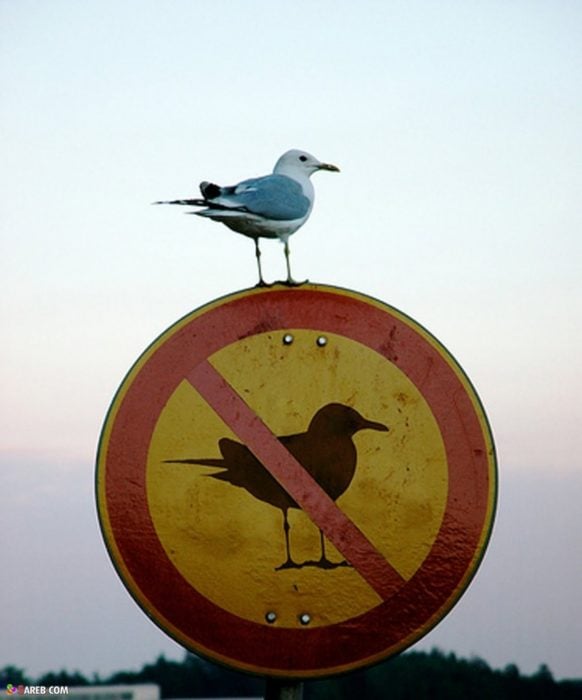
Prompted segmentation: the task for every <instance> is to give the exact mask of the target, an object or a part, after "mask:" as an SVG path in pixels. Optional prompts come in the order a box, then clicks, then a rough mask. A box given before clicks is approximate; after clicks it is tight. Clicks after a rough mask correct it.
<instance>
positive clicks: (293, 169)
mask: <svg viewBox="0 0 582 700" xmlns="http://www.w3.org/2000/svg"><path fill="white" fill-rule="evenodd" d="M317 170H330V171H332V172H335V173H339V168H338V167H337V166H336V165H331V164H330V163H322V162H321V161H319V160H317V158H315V157H314V156H312V155H311V154H310V153H306V152H305V151H299V150H297V149H296V148H294V149H292V150H291V151H287V153H283V155H282V156H281V157H280V158H279V160H278V161H277V162H276V163H275V167H274V169H273V173H275V174H276V175H287V177H291V178H293V179H300V178H304V177H309V176H310V175H313V173H314V172H316V171H317Z"/></svg>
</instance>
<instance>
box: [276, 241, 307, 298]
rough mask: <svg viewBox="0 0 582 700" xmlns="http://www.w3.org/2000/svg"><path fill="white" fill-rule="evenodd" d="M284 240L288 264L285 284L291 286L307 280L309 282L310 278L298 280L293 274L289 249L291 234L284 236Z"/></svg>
mask: <svg viewBox="0 0 582 700" xmlns="http://www.w3.org/2000/svg"><path fill="white" fill-rule="evenodd" d="M282 241H283V245H284V246H285V263H286V264H287V281H286V283H285V284H288V285H290V286H298V285H300V284H305V282H307V281H308V280H304V281H303V282H298V281H297V280H294V279H293V277H292V276H291V263H290V262H289V256H290V254H291V251H290V250H289V236H285V237H284V238H283V237H282Z"/></svg>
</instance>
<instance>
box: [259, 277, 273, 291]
mask: <svg viewBox="0 0 582 700" xmlns="http://www.w3.org/2000/svg"><path fill="white" fill-rule="evenodd" d="M274 284H275V282H265V280H264V279H260V280H259V281H258V282H257V283H256V284H255V289H256V288H257V287H263V288H264V287H272V286H273V285H274Z"/></svg>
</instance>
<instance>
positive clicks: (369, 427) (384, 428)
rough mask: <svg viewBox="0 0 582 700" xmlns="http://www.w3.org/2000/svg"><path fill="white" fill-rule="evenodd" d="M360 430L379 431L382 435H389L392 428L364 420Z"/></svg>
mask: <svg viewBox="0 0 582 700" xmlns="http://www.w3.org/2000/svg"><path fill="white" fill-rule="evenodd" d="M360 430H379V431H380V432H381V433H387V432H388V431H389V430H390V428H389V427H388V426H387V425H384V423H376V421H373V420H366V419H365V418H364V420H363V421H362V423H361V425H360Z"/></svg>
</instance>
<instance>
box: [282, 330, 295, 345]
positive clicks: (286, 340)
mask: <svg viewBox="0 0 582 700" xmlns="http://www.w3.org/2000/svg"><path fill="white" fill-rule="evenodd" d="M292 342H293V336H292V335H291V333H285V335H284V336H283V344H284V345H291V343H292Z"/></svg>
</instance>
